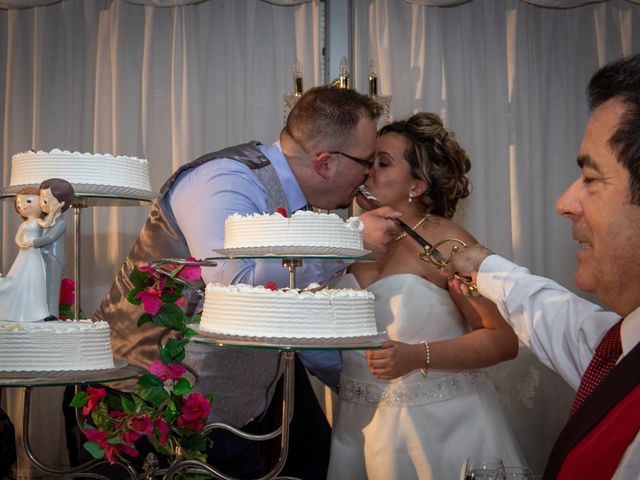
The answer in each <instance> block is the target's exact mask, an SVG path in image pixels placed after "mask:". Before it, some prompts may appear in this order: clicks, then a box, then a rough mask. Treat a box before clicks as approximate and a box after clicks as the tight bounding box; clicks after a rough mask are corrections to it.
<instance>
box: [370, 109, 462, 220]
mask: <svg viewBox="0 0 640 480" xmlns="http://www.w3.org/2000/svg"><path fill="white" fill-rule="evenodd" d="M387 133H399V134H400V135H403V136H404V137H405V138H406V140H407V144H408V146H407V149H406V150H405V152H404V158H405V159H406V160H407V162H409V166H410V167H411V174H412V175H413V177H414V178H416V179H418V180H424V181H425V182H426V183H427V190H426V191H425V193H424V194H423V195H422V196H421V197H420V200H421V201H422V202H423V203H424V204H425V206H426V208H427V213H430V214H432V215H438V216H440V217H444V218H451V217H453V215H454V214H455V213H456V205H457V204H458V200H460V199H462V198H466V197H468V196H469V178H468V175H467V174H468V172H469V170H470V169H471V162H470V161H469V157H467V154H466V152H465V151H464V149H463V148H462V147H461V146H460V145H459V144H458V142H457V141H456V139H455V136H454V134H453V132H450V131H448V130H447V129H446V128H444V125H443V123H442V119H441V118H440V117H439V116H438V115H436V114H435V113H427V112H421V113H416V114H415V115H413V116H411V117H409V118H408V119H407V120H399V121H396V122H392V123H390V124H389V125H385V126H384V127H382V128H381V129H380V131H379V132H378V136H379V137H381V136H383V135H385V134H387Z"/></svg>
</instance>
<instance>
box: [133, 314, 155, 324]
mask: <svg viewBox="0 0 640 480" xmlns="http://www.w3.org/2000/svg"><path fill="white" fill-rule="evenodd" d="M151 322H153V315H151V314H150V313H148V312H145V313H143V314H142V315H140V318H138V323H137V325H138V328H140V327H141V326H142V325H144V324H145V323H151Z"/></svg>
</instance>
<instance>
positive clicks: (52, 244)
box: [24, 178, 75, 320]
mask: <svg viewBox="0 0 640 480" xmlns="http://www.w3.org/2000/svg"><path fill="white" fill-rule="evenodd" d="M74 199H75V192H74V190H73V187H72V186H71V184H70V183H69V182H67V181H66V180H63V179H61V178H50V179H48V180H45V181H43V182H42V183H41V184H40V209H41V210H42V212H43V213H44V214H46V215H47V222H46V223H47V224H49V227H48V228H45V230H44V233H43V234H42V236H41V237H38V238H35V239H33V240H30V241H27V242H24V245H25V247H35V248H40V253H41V254H42V258H43V260H44V268H45V274H46V288H47V304H48V306H49V316H48V317H47V318H46V319H45V320H57V319H58V309H59V303H60V302H59V297H60V282H61V280H62V270H63V268H64V262H65V256H64V232H65V230H66V229H67V226H66V224H65V220H64V216H63V213H64V212H66V211H67V209H68V208H69V207H70V206H71V204H72V203H73V201H74Z"/></svg>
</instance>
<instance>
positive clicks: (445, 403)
mask: <svg viewBox="0 0 640 480" xmlns="http://www.w3.org/2000/svg"><path fill="white" fill-rule="evenodd" d="M469 169H470V162H469V159H468V158H467V155H466V153H465V152H464V150H463V149H462V148H461V147H460V146H459V145H458V143H457V142H456V141H455V139H454V138H453V134H452V133H451V132H448V131H447V130H446V129H445V128H444V126H443V124H442V121H441V119H440V118H439V117H438V116H437V115H435V114H430V113H418V114H416V115H413V116H412V117H410V118H409V119H408V120H406V121H397V122H394V123H391V124H389V125H386V126H385V127H383V128H382V129H381V130H380V132H379V133H378V142H377V146H376V154H375V164H374V167H373V169H372V171H371V173H370V174H369V177H368V178H367V180H366V183H365V186H366V187H367V189H368V190H369V191H370V192H371V193H372V194H373V195H374V196H376V197H377V198H378V199H379V201H380V202H381V203H382V204H383V205H388V206H390V207H392V208H394V209H396V210H398V211H400V212H402V219H403V220H404V221H405V222H406V223H407V224H409V225H410V226H412V228H413V230H415V231H416V232H417V233H419V234H420V235H421V236H422V237H423V238H425V239H426V240H428V241H429V242H430V243H431V244H434V243H436V242H438V241H440V240H444V239H447V238H451V237H454V238H458V239H460V240H462V241H464V242H465V243H467V244H473V243H477V242H476V241H475V240H474V238H473V237H472V236H471V235H470V234H469V233H468V232H466V231H465V230H464V229H463V228H462V227H460V226H459V225H457V224H455V223H454V222H453V221H452V220H451V218H452V217H453V215H454V213H455V210H456V205H457V202H458V200H460V199H462V198H465V197H466V196H468V194H469V185H468V178H467V172H468V171H469ZM358 203H359V204H360V206H361V207H362V208H364V209H365V210H369V209H372V208H373V205H369V204H368V202H367V200H366V199H364V198H362V197H361V196H359V197H358ZM451 245H452V244H445V245H444V246H443V247H440V250H441V251H442V252H443V253H445V254H448V251H447V250H446V249H447V248H448V249H449V250H450V249H451ZM423 251H424V250H423V249H422V248H421V247H420V246H419V245H418V243H417V242H415V241H414V240H413V239H412V238H411V237H410V236H407V235H406V233H401V234H399V235H398V236H397V237H396V242H395V244H394V245H393V247H392V248H391V249H390V250H389V251H388V252H387V254H386V255H385V256H384V257H383V258H382V259H380V260H379V261H377V262H362V263H356V264H354V265H352V266H351V268H350V272H351V273H350V274H349V275H347V278H344V279H343V280H346V281H349V280H350V281H352V282H354V285H352V286H354V287H356V288H367V289H368V290H370V291H371V292H373V293H374V294H375V298H376V321H377V322H378V330H380V331H383V330H385V331H387V333H388V335H389V338H390V341H387V342H385V343H384V344H383V346H382V348H381V349H376V350H368V351H366V352H365V351H343V353H342V355H343V370H342V375H341V381H340V390H339V395H340V401H339V404H338V409H337V412H336V419H335V424H334V428H333V435H332V443H331V460H330V465H329V474H328V477H327V478H329V479H332V480H334V479H365V478H366V479H385V480H390V479H398V480H400V479H401V480H406V479H436V480H437V479H452V478H459V477H460V472H461V468H462V467H463V464H464V462H465V460H466V458H468V457H478V456H492V457H500V458H502V459H503V460H504V462H505V465H523V464H524V460H523V458H522V455H521V453H520V450H519V448H518V446H517V443H516V441H515V439H514V437H513V435H512V433H511V430H510V428H509V426H508V424H507V422H506V419H505V417H504V415H503V412H502V410H501V407H500V404H499V400H498V397H497V394H496V392H495V390H494V388H493V385H492V384H491V383H490V382H489V380H488V379H487V378H486V377H485V375H484V374H483V373H482V371H481V370H478V369H480V368H481V367H486V366H489V365H492V364H495V363H498V362H501V361H504V360H508V359H510V358H512V357H514V356H516V354H517V349H518V343H517V339H516V336H515V334H514V333H513V331H512V330H511V329H510V327H508V325H507V324H506V323H505V322H504V320H503V319H502V317H501V316H500V314H499V313H498V311H497V309H496V308H495V307H494V306H493V305H492V304H491V303H490V302H488V301H487V300H485V299H469V298H466V297H462V296H460V295H457V294H454V293H453V292H452V293H451V294H450V293H449V291H448V290H447V279H446V278H445V277H444V276H442V275H440V274H439V272H438V270H437V268H436V267H435V266H433V265H431V264H430V263H427V262H424V261H422V260H421V259H420V258H419V257H418V253H421V252H423ZM349 277H350V278H349ZM339 286H347V285H346V284H345V282H344V281H343V282H342V285H339Z"/></svg>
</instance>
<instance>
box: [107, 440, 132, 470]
mask: <svg viewBox="0 0 640 480" xmlns="http://www.w3.org/2000/svg"><path fill="white" fill-rule="evenodd" d="M122 453H124V454H126V455H129V456H130V457H133V458H137V457H138V455H139V453H138V451H137V450H136V449H135V448H133V447H131V446H129V445H122V444H115V445H111V444H107V446H106V447H105V449H104V458H106V459H107V460H108V461H109V463H110V464H111V465H113V464H114V463H115V462H116V458H117V456H118V455H120V454H122Z"/></svg>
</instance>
